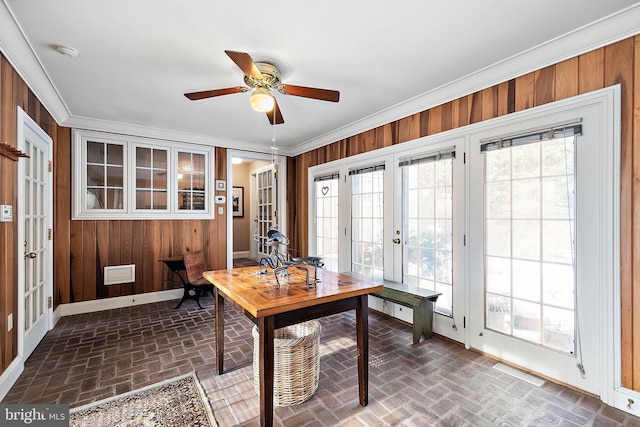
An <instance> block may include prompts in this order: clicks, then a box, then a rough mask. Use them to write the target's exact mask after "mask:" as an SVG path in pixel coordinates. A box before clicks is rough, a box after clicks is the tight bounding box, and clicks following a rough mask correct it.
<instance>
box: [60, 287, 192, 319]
mask: <svg viewBox="0 0 640 427" xmlns="http://www.w3.org/2000/svg"><path fill="white" fill-rule="evenodd" d="M183 293H184V291H183V290H182V289H170V290H167V291H157V292H146V293H144V294H136V295H126V296H122V297H112V298H103V299H97V300H93V301H81V302H72V303H69V304H60V305H59V306H58V308H57V310H56V311H58V310H60V317H62V316H73V315H75V314H85V313H94V312H96V311H103V310H113V309H114V308H124V307H133V306H136V305H142V304H150V303H153V302H161V301H170V300H174V299H180V298H182V295H183Z"/></svg>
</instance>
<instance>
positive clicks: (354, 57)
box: [0, 0, 640, 154]
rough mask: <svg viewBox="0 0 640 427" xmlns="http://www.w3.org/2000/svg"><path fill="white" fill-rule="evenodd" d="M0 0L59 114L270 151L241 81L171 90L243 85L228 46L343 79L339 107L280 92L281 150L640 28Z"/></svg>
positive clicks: (207, 3) (305, 74)
mask: <svg viewBox="0 0 640 427" xmlns="http://www.w3.org/2000/svg"><path fill="white" fill-rule="evenodd" d="M0 9H1V10H0V27H4V29H0V48H2V51H3V53H4V54H5V55H6V56H7V57H8V58H9V59H10V61H12V63H13V65H14V67H15V68H16V69H17V70H18V72H19V73H20V74H21V75H22V76H23V78H25V80H27V82H28V84H29V85H30V86H31V88H32V89H33V90H34V91H35V92H36V94H37V95H38V96H39V98H40V99H42V100H43V102H44V104H45V105H46V106H47V108H48V109H49V110H50V111H51V112H52V114H53V115H54V117H55V118H56V120H57V121H58V122H59V123H60V124H63V125H66V126H72V127H82V128H88V129H97V130H110V131H115V132H122V133H129V134H139V135H147V136H156V137H167V138H175V139H181V140H186V141H195V142H203V143H210V144H215V145H221V146H226V147H232V148H240V149H253V150H257V151H268V147H269V146H271V140H272V138H273V130H274V129H273V128H274V127H273V126H271V125H269V124H268V122H267V119H266V117H265V115H264V114H263V113H257V112H255V111H253V110H252V109H251V107H250V105H249V93H238V94H233V95H226V96H221V97H216V98H211V99H207V100H200V101H189V100H188V99H187V98H185V97H184V96H183V94H184V93H185V92H192V91H199V90H207V89H217V88H226V87H232V86H238V85H244V83H243V74H242V72H241V71H240V70H239V69H238V68H237V66H236V65H235V64H234V63H233V62H232V61H231V60H230V59H229V58H228V57H227V55H225V53H224V50H225V49H229V50H237V51H244V52H247V53H249V54H250V55H251V57H252V58H253V59H254V60H255V61H267V62H272V63H273V64H275V65H277V66H278V67H279V68H280V69H281V71H282V74H283V76H282V81H283V82H284V83H289V84H294V85H302V86H312V87H319V88H326V89H334V90H338V91H340V93H341V98H340V102H339V103H337V104H336V103H331V102H323V101H317V100H311V99H306V98H299V97H294V96H287V95H282V94H279V93H277V94H276V98H277V99H278V103H279V105H280V109H281V111H282V114H283V116H284V119H285V123H284V124H282V125H278V126H276V127H275V128H276V129H275V130H276V141H277V145H278V146H279V147H281V148H282V150H283V154H297V153H300V152H303V151H306V150H308V149H310V148H314V147H316V146H320V145H324V144H326V143H330V142H333V141H335V140H338V139H341V138H345V137H347V136H350V135H353V134H355V133H358V132H360V131H362V130H365V129H368V128H372V127H375V126H377V125H380V124H383V123H386V122H389V121H390V120H393V119H397V118H400V117H403V116H406V115H408V114H412V113H414V112H417V111H421V110H424V109H425V108H428V107H430V106H433V105H437V104H439V103H441V102H445V101H448V100H450V99H452V98H455V97H458V96H461V95H463V94H466V93H469V92H472V91H475V90H478V89H481V88H483V87H486V86H489V85H492V84H495V83H497V82H500V81H504V80H505V79H509V78H513V77H515V76H517V75H519V74H523V73H525V72H528V71H531V70H534V69H536V68H539V67H541V66H545V65H548V64H551V63H554V62H557V61H558V60H562V59H564V58H567V57H569V56H574V55H575V54H577V53H580V52H583V51H586V50H589V49H592V48H594V47H598V46H602V45H604V44H607V43H610V42H611V41H612V40H616V39H620V38H622V37H627V36H629V35H630V34H635V33H637V32H638V31H639V28H640V19H639V18H638V17H639V16H640V15H639V14H638V13H639V10H640V7H639V3H637V0H607V1H602V0H563V1H558V0H536V1H516V0H488V1H483V2H479V1H470V0H466V1H465V0H448V1H438V2H434V1H426V0H405V1H398V2H389V1H370V2H355V1H351V2H349V1H341V2H327V1H317V0H308V1H300V0H281V1H274V2H264V1H254V0H248V1H243V2H236V1H221V0H218V1H216V0H189V1H184V0H182V1H180V0H108V1H104V0H101V1H98V0H57V1H51V0H3V5H2V6H0ZM9 19H10V21H9ZM7 22H10V23H11V24H12V27H13V29H11V28H8V26H7V25H2V24H6V23H7ZM16 23H17V25H16ZM25 40H26V43H25ZM57 45H66V46H71V47H73V48H75V49H77V50H78V51H79V52H80V56H79V57H78V58H75V59H72V58H70V57H66V56H63V55H61V54H59V53H58V52H57V51H56V50H55V47H56V46H57ZM29 48H30V49H29ZM34 54H35V58H34Z"/></svg>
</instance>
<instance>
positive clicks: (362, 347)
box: [356, 294, 369, 406]
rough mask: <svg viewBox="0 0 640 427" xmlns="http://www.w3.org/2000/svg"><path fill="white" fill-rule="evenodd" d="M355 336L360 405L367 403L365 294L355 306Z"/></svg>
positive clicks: (367, 328) (367, 330)
mask: <svg viewBox="0 0 640 427" xmlns="http://www.w3.org/2000/svg"><path fill="white" fill-rule="evenodd" d="M356 336H357V341H358V389H359V392H360V405H361V406H367V404H368V403H369V305H368V300H367V295H366V294H365V295H361V296H360V298H359V301H358V308H356Z"/></svg>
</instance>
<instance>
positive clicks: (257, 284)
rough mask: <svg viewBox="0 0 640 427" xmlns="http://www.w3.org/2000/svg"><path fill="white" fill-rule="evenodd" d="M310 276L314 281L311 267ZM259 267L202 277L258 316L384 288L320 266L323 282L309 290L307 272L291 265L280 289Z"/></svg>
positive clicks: (207, 274)
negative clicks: (306, 280) (261, 272)
mask: <svg viewBox="0 0 640 427" xmlns="http://www.w3.org/2000/svg"><path fill="white" fill-rule="evenodd" d="M307 268H309V269H310V271H309V277H310V279H311V280H313V269H312V268H311V267H308V266H307ZM260 270H261V268H260V267H244V268H234V269H230V270H215V271H206V272H204V274H203V276H204V277H205V278H206V279H207V280H209V281H210V282H211V283H212V284H213V285H214V286H215V287H216V288H217V289H218V290H219V291H220V292H222V293H223V294H224V295H225V297H226V298H229V299H231V300H232V301H234V302H235V303H237V304H238V305H240V306H241V307H242V308H243V309H245V310H246V311H247V312H248V313H249V314H251V315H252V316H254V317H256V318H258V317H263V316H270V315H273V314H278V313H284V312H288V311H291V310H296V309H299V308H305V307H310V306H313V305H317V304H322V303H326V302H331V301H337V300H341V299H344V298H348V297H353V296H358V295H364V294H368V293H371V292H377V291H381V290H382V289H383V286H382V285H381V284H376V283H373V282H371V281H369V280H364V279H360V278H356V277H351V276H347V275H345V274H340V273H335V272H333V271H328V270H324V269H320V268H319V269H318V270H317V272H318V278H319V279H320V281H321V282H320V283H318V284H314V285H313V288H311V289H307V285H306V283H305V274H304V271H300V270H298V269H296V268H294V267H291V268H289V277H282V278H280V284H281V286H280V288H279V289H278V288H277V283H276V278H275V276H274V275H273V270H271V269H269V272H268V273H267V274H258V272H259V271H260Z"/></svg>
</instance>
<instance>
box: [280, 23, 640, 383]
mask: <svg viewBox="0 0 640 427" xmlns="http://www.w3.org/2000/svg"><path fill="white" fill-rule="evenodd" d="M616 84H621V87H622V124H621V126H622V128H621V131H622V147H621V189H620V191H621V193H620V194H621V198H620V199H621V248H620V249H621V284H622V285H621V287H622V289H621V294H622V305H621V313H622V314H621V317H622V318H621V324H622V384H623V386H625V387H627V388H632V389H634V390H637V391H640V238H638V237H637V236H639V235H640V149H638V148H639V147H640V36H636V37H634V38H629V39H626V40H623V41H620V42H617V43H614V44H611V45H609V46H606V47H603V48H601V49H598V50H595V51H592V52H589V53H585V54H583V55H580V56H578V57H575V58H572V59H569V60H566V61H563V62H560V63H558V64H555V65H551V66H549V67H546V68H543V69H540V70H537V71H535V72H532V73H529V74H526V75H523V76H520V77H517V78H515V79H512V80H509V81H506V82H503V83H500V84H497V85H495V86H492V87H489V88H486V89H482V90H479V91H477V92H474V93H471V94H469V95H466V96H463V97H461V98H458V99H455V100H453V101H451V102H448V103H446V104H442V105H439V106H436V107H433V108H430V109H426V110H424V111H422V112H420V113H416V114H414V115H412V116H409V117H405V118H403V119H400V120H397V121H395V122H393V123H387V124H385V125H382V126H379V127H377V128H375V129H371V130H369V131H366V132H363V133H360V134H358V135H354V136H352V137H349V138H347V139H343V140H340V141H336V142H334V143H332V144H329V145H327V146H324V147H321V148H318V149H315V150H313V151H309V152H307V153H304V154H301V155H299V156H297V157H295V158H293V159H290V160H289V164H288V167H289V169H288V170H289V171H290V173H289V175H288V176H289V179H288V188H289V191H288V194H289V195H291V196H290V198H289V199H288V203H289V210H288V212H289V218H288V221H289V222H288V223H289V235H290V238H291V248H293V249H296V250H297V251H298V253H300V255H306V254H307V248H308V243H309V239H308V237H309V236H308V232H307V230H308V228H307V227H308V187H307V178H308V173H307V169H308V168H309V167H310V166H315V165H318V164H322V163H325V162H329V161H332V160H337V159H342V158H345V157H349V156H353V155H355V154H360V153H364V152H367V151H371V150H376V149H378V148H382V147H386V146H389V145H394V144H400V143H403V142H405V141H410V140H413V139H416V138H421V137H424V136H427V135H432V134H436V133H439V132H443V131H446V130H450V129H454V128H458V127H461V126H465V125H468V124H472V123H477V122H480V121H483V120H488V119H492V118H495V117H498V116H503V115H505V114H510V113H513V112H516V111H520V110H525V109H527V108H531V107H535V106H538V105H543V104H546V103H549V102H553V101H557V100H561V99H564V98H568V97H571V96H575V95H578V94H582V93H586V92H590V91H593V90H597V89H602V88H604V87H608V86H612V85H616Z"/></svg>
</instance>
